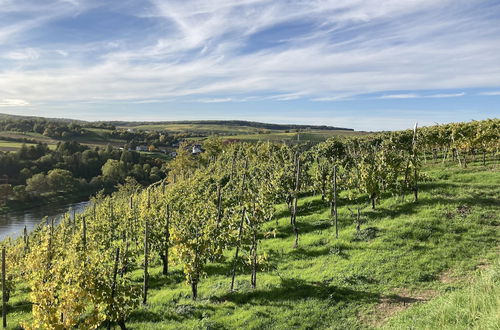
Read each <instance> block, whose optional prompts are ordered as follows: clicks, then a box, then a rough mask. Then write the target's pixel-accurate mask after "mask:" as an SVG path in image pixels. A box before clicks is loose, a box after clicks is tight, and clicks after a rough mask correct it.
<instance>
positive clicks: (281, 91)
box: [0, 0, 500, 104]
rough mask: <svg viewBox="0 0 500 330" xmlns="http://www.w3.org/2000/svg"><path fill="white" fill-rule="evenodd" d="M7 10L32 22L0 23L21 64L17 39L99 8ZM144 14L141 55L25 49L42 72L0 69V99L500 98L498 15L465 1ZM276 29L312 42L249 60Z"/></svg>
mask: <svg viewBox="0 0 500 330" xmlns="http://www.w3.org/2000/svg"><path fill="white" fill-rule="evenodd" d="M67 2H70V3H67ZM129 2H133V1H129ZM16 3H17V2H15V1H10V2H7V5H6V6H3V7H2V9H0V15H1V14H2V13H11V12H22V11H25V12H28V13H33V16H31V17H30V18H29V19H27V20H25V21H20V22H16V23H12V24H7V25H2V23H0V44H2V43H3V46H2V49H3V51H4V52H5V53H0V57H7V58H10V59H25V60H27V59H31V60H34V59H35V57H36V56H34V53H33V54H31V55H30V54H29V53H23V52H22V51H19V49H17V48H15V47H14V45H16V41H17V40H18V38H20V39H23V37H28V36H29V33H30V31H32V30H33V29H35V28H39V27H43V26H44V25H45V24H48V22H51V21H52V20H56V19H59V18H62V17H64V18H68V17H73V16H74V15H77V14H78V13H80V12H82V11H84V10H86V9H88V8H92V7H93V6H96V4H95V3H93V1H74V0H70V1H49V3H50V5H48V6H46V7H48V9H50V10H52V11H53V13H52V14H51V13H50V11H49V10H48V9H45V8H44V7H43V6H42V5H40V4H39V3H38V2H36V1H31V2H30V1H27V2H23V3H29V4H30V6H27V5H16ZM71 3H72V4H71ZM137 3H138V2H137ZM151 4H152V6H151V7H149V9H147V10H146V11H140V10H138V11H137V12H136V13H135V14H136V15H137V16H139V17H143V18H144V17H147V19H148V20H151V19H152V20H159V21H160V22H161V28H158V29H157V30H155V31H152V32H151V35H150V34H149V32H150V31H149V30H147V33H146V32H144V40H140V41H141V43H140V46H137V44H136V42H137V40H127V39H124V40H106V41H103V42H102V43H98V42H95V43H93V44H90V43H89V44H85V43H82V44H79V45H65V46H64V50H61V49H59V48H60V47H61V45H56V46H54V49H52V50H51V51H47V49H39V48H37V47H35V46H33V47H27V48H26V49H36V51H37V52H38V54H42V55H38V56H39V57H37V63H38V62H40V64H39V65H38V66H30V67H25V66H22V67H7V66H1V65H0V93H1V94H2V95H8V96H9V97H10V98H17V99H22V98H23V96H24V95H29V96H30V100H32V101H33V102H37V103H40V102H43V103H46V104H50V103H51V102H68V103H73V102H86V101H92V102H94V103H98V102H104V101H106V102H110V101H111V102H112V101H127V100H130V101H131V102H143V101H141V100H146V101H144V102H149V101H148V100H166V99H169V100H170V99H183V98H188V99H190V100H193V99H194V100H197V102H202V103H222V102H243V101H246V100H266V99H267V100H294V99H298V98H308V99H312V100H314V101H324V102H325V101H335V100H340V99H345V98H353V97H355V95H359V94H368V93H381V94H383V96H381V98H385V99H405V98H417V97H430V98H447V97H460V96H463V95H465V93H448V94H444V93H435V94H430V95H424V94H422V92H420V91H424V90H425V91H426V93H428V91H432V90H437V89H440V90H442V89H445V90H457V89H458V90H460V89H465V88H485V87H487V88H488V87H489V88H496V87H498V86H500V43H498V42H496V41H497V40H498V36H499V35H500V26H499V25H498V24H496V21H495V20H493V19H492V18H491V17H490V16H489V15H490V14H491V11H495V10H497V11H498V10H500V6H493V8H492V9H491V8H490V9H488V10H484V9H483V10H481V9H480V8H477V6H476V5H475V4H472V3H470V2H468V1H464V0H458V1H451V0H441V1H435V0H408V1H400V0H387V1H384V2H380V1H378V0H363V1H362V0H349V1H348V0H335V1H334V0H324V1H319V0H318V1H315V0H313V1H293V2H289V1H266V0H242V1H238V2H234V1H222V0H218V1H201V0H195V1H181V0H169V1H166V0H152V1H151ZM451 4H453V5H451ZM75 5H77V7H78V8H76V7H75ZM97 5H99V4H97ZM116 10H118V9H116ZM129 14H130V13H129ZM1 17H2V16H0V19H1ZM283 23H290V24H298V23H304V24H305V25H306V26H308V28H309V30H308V31H305V32H304V33H302V34H298V35H296V36H295V35H294V34H292V33H285V34H286V35H285V37H282V36H278V37H277V39H276V40H273V39H271V43H272V42H274V43H275V44H274V45H273V46H274V47H271V48H263V49H258V48H257V49H252V47H251V46H253V44H251V41H250V40H251V39H252V37H253V38H257V37H258V35H257V37H256V33H258V32H262V31H264V30H266V29H268V28H272V27H276V26H279V25H280V24H283ZM278 30H279V29H278ZM55 37H56V38H57V36H55ZM270 38H271V37H270ZM457 40H462V41H463V42H460V43H457ZM278 41H279V42H280V43H278ZM281 42H283V44H281ZM249 46H250V47H249ZM46 47H48V48H50V47H49V46H46ZM40 48H43V46H40ZM249 48H250V49H252V50H251V51H249ZM69 54H71V56H69ZM74 54H78V56H79V57H78V58H73V56H74ZM457 54H458V55H457ZM23 56H24V57H23ZM61 57H62V58H61ZM0 64H1V63H0ZM390 91H411V92H409V93H396V92H390ZM490 93H491V92H490ZM220 95H224V97H220ZM242 95H244V96H242ZM265 95H273V96H265ZM487 95H496V94H487ZM137 100H139V101H137Z"/></svg>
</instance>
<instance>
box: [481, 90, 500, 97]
mask: <svg viewBox="0 0 500 330" xmlns="http://www.w3.org/2000/svg"><path fill="white" fill-rule="evenodd" d="M479 95H486V96H496V95H500V91H491V92H481V93H479Z"/></svg>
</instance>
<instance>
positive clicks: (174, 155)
mask: <svg viewBox="0 0 500 330" xmlns="http://www.w3.org/2000/svg"><path fill="white" fill-rule="evenodd" d="M168 155H169V156H170V157H172V158H175V157H177V152H175V151H172V152H171V153H169V154H168Z"/></svg>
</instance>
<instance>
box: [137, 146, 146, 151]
mask: <svg viewBox="0 0 500 330" xmlns="http://www.w3.org/2000/svg"><path fill="white" fill-rule="evenodd" d="M135 151H148V146H137V147H135Z"/></svg>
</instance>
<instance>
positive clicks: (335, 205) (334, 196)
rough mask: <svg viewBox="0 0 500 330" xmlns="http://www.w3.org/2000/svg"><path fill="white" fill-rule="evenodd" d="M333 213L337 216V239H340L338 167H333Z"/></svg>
mask: <svg viewBox="0 0 500 330" xmlns="http://www.w3.org/2000/svg"><path fill="white" fill-rule="evenodd" d="M333 213H334V215H335V237H336V238H339V219H338V214H337V165H334V166H333Z"/></svg>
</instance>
